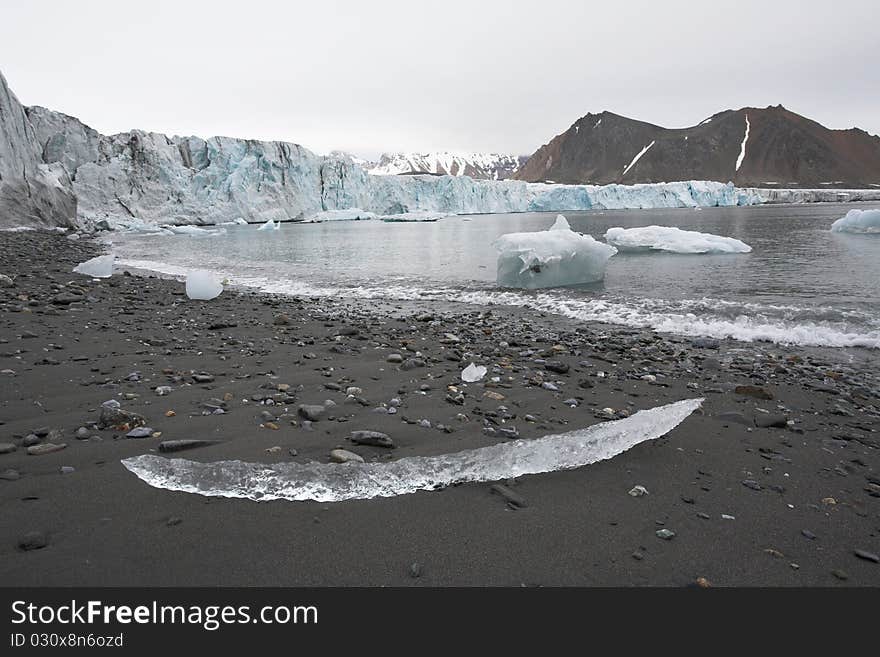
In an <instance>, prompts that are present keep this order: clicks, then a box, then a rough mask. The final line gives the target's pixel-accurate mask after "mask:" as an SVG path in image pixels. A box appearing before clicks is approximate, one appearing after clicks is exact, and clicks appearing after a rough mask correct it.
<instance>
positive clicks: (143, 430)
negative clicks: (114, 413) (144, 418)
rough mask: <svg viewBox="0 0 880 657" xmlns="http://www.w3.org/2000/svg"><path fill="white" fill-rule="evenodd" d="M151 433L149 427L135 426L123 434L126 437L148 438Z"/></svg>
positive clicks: (151, 430)
mask: <svg viewBox="0 0 880 657" xmlns="http://www.w3.org/2000/svg"><path fill="white" fill-rule="evenodd" d="M152 435H153V429H152V428H151V427H137V428H136V429H132V430H131V431H129V432H128V433H127V434H125V437H126V438H149V437H150V436H152Z"/></svg>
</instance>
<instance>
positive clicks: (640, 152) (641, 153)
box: [620, 141, 654, 178]
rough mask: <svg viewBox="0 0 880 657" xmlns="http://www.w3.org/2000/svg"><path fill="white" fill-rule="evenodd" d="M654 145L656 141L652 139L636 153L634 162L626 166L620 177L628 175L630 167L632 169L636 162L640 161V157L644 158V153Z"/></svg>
mask: <svg viewBox="0 0 880 657" xmlns="http://www.w3.org/2000/svg"><path fill="white" fill-rule="evenodd" d="M653 145H654V142H653V141H652V142H651V143H650V144H648V145H647V146H645V147H644V148H643V149H642V150H640V151H639V152H638V153H636V156H635V157H634V158H633V159H632V162H630V163H629V164H627V165H626V168H625V169H624V170H623V173H622V174H620V177H621V178H623V176H625V175H626V172H627V171H629V170H630V169H632V168H633V167H634V166H635V164H636V162H638V161H639V160H640V159H642V155H644V154H645V153H647V152H648V150H649V149H650V148H651V146H653Z"/></svg>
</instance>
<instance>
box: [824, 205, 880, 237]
mask: <svg viewBox="0 0 880 657" xmlns="http://www.w3.org/2000/svg"><path fill="white" fill-rule="evenodd" d="M831 232H833V233H858V234H872V233H876V234H880V210H850V211H849V212H847V213H846V215H844V216H843V217H841V218H840V219H838V220H837V221H835V222H834V223H833V224H831Z"/></svg>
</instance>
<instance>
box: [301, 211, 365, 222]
mask: <svg viewBox="0 0 880 657" xmlns="http://www.w3.org/2000/svg"><path fill="white" fill-rule="evenodd" d="M375 218H376V214H375V213H374V212H366V211H364V210H361V209H360V208H351V209H350V210H323V211H322V212H316V213H315V214H313V215H312V216H310V217H309V218H308V219H305V220H304V222H305V223H307V224H320V223H323V222H325V221H369V220H372V219H375Z"/></svg>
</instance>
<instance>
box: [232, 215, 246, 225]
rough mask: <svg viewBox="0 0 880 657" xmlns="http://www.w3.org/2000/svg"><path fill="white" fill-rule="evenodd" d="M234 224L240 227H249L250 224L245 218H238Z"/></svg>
mask: <svg viewBox="0 0 880 657" xmlns="http://www.w3.org/2000/svg"><path fill="white" fill-rule="evenodd" d="M232 223H234V224H238V225H239V226H247V225H248V222H247V220H246V219H245V218H244V217H236V218H235V220H234V221H233V222H232Z"/></svg>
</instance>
